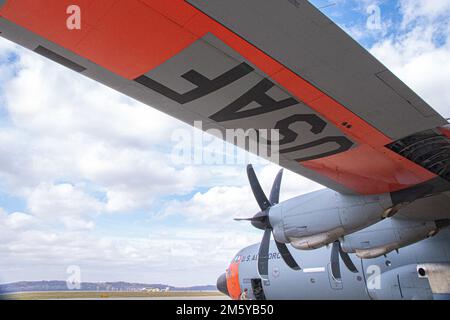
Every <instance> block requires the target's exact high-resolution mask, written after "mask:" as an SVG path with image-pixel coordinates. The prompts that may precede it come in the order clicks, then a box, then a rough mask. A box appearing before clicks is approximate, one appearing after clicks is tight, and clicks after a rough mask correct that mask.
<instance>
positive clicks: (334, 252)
mask: <svg viewBox="0 0 450 320" xmlns="http://www.w3.org/2000/svg"><path fill="white" fill-rule="evenodd" d="M339 248H340V243H339V241H335V242H333V246H332V247H331V258H330V261H331V273H332V274H333V278H335V279H336V280H338V281H340V280H341V266H340V264H339Z"/></svg>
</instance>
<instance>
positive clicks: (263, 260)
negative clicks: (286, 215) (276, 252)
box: [258, 228, 272, 280]
mask: <svg viewBox="0 0 450 320" xmlns="http://www.w3.org/2000/svg"><path fill="white" fill-rule="evenodd" d="M271 233H272V230H271V229H270V228H267V229H266V230H265V231H264V236H263V238H262V240H261V244H260V245H259V252H258V272H259V275H260V276H261V278H262V279H265V280H267V279H269V246H270V235H271Z"/></svg>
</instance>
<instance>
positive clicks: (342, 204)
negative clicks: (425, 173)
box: [270, 189, 392, 250]
mask: <svg viewBox="0 0 450 320" xmlns="http://www.w3.org/2000/svg"><path fill="white" fill-rule="evenodd" d="M391 207H392V203H391V200H390V196H389V195H378V196H351V195H342V194H339V193H337V192H335V191H332V190H330V189H324V190H319V191H316V192H312V193H309V194H306V195H303V196H299V197H296V198H293V199H290V200H287V201H284V202H283V203H280V204H279V205H278V206H276V207H273V208H271V210H270V221H271V224H272V226H273V234H274V237H275V239H277V240H278V241H280V242H283V243H290V244H291V245H292V246H293V247H294V248H296V249H301V250H311V249H317V248H320V247H322V246H324V245H327V244H329V243H332V242H334V241H337V240H338V239H339V238H340V237H342V236H345V235H347V234H350V233H353V232H355V231H358V230H361V229H363V228H366V227H368V226H370V225H372V224H375V223H377V222H379V221H380V220H382V219H383V218H386V217H388V216H389V212H391V211H390V210H389V209H390V208H391Z"/></svg>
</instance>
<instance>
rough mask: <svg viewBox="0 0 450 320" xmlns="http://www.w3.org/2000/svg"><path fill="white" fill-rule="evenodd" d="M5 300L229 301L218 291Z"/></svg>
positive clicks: (77, 293)
mask: <svg viewBox="0 0 450 320" xmlns="http://www.w3.org/2000/svg"><path fill="white" fill-rule="evenodd" d="M2 298H3V299H7V300H229V297H227V296H225V295H224V294H222V293H220V292H218V291H172V292H93V291H63V292H21V293H14V294H8V295H4V296H1V297H0V299H2Z"/></svg>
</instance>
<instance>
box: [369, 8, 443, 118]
mask: <svg viewBox="0 0 450 320" xmlns="http://www.w3.org/2000/svg"><path fill="white" fill-rule="evenodd" d="M429 2H434V1H429ZM437 2H439V1H437ZM447 2H448V1H447ZM441 26H442V24H440V23H439V22H438V21H436V22H429V23H419V24H417V25H415V26H414V27H413V28H411V29H410V30H408V31H405V32H404V33H401V34H399V35H394V36H391V37H390V38H388V39H383V40H381V41H379V42H378V43H376V44H375V45H374V46H373V47H372V49H371V52H372V54H374V55H375V56H376V57H377V58H378V59H379V60H381V61H382V62H383V63H384V64H385V65H386V66H387V67H388V68H389V69H390V70H392V72H394V73H395V74H396V75H397V76H398V77H399V78H401V79H402V80H403V81H404V82H405V83H406V84H407V85H409V86H410V87H411V88H412V89H413V90H414V91H415V92H416V93H417V94H419V95H420V96H421V97H422V98H424V100H426V101H427V102H428V103H429V104H430V105H431V107H432V108H434V109H435V110H436V111H438V112H439V113H440V114H441V115H442V116H444V117H445V118H450V106H449V105H448V101H450V90H448V84H449V83H450V33H448V32H444V33H442V30H441V29H440V27H441ZM437 37H441V39H440V40H441V41H437V40H436V38H437Z"/></svg>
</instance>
